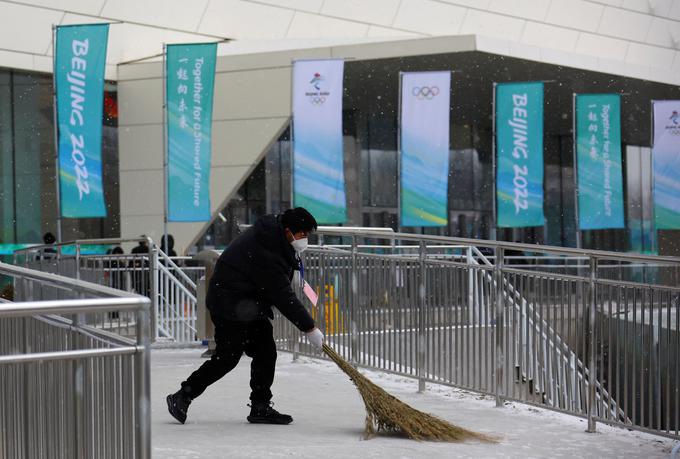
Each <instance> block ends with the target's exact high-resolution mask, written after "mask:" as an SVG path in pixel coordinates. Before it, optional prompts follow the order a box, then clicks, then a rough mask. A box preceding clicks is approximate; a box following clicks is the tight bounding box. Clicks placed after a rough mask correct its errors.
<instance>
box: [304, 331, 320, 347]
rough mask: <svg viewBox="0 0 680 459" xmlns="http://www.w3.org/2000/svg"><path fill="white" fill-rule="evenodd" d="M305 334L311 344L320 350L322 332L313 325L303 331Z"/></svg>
mask: <svg viewBox="0 0 680 459" xmlns="http://www.w3.org/2000/svg"><path fill="white" fill-rule="evenodd" d="M305 335H307V340H308V341H309V343H310V344H311V345H312V346H314V347H315V348H316V349H318V350H321V346H323V333H321V330H319V329H318V328H316V327H314V328H313V329H312V330H311V331H308V332H305Z"/></svg>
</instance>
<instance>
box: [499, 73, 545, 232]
mask: <svg viewBox="0 0 680 459" xmlns="http://www.w3.org/2000/svg"><path fill="white" fill-rule="evenodd" d="M495 101H496V113H495V116H496V139H495V141H496V204H497V206H496V215H497V216H496V218H497V226H498V227H500V228H521V227H527V226H543V224H544V221H545V217H544V215H543V83H502V84H498V85H496V94H495Z"/></svg>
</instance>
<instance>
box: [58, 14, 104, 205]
mask: <svg viewBox="0 0 680 459" xmlns="http://www.w3.org/2000/svg"><path fill="white" fill-rule="evenodd" d="M108 34H109V26H108V24H93V25H73V26H60V27H57V36H56V56H55V59H54V75H55V82H56V97H57V102H56V103H57V129H58V139H59V141H58V145H59V193H60V208H61V216H62V217H68V218H84V217H105V216H106V206H105V203H104V190H103V186H102V123H103V105H104V71H105V64H106V44H107V40H108Z"/></svg>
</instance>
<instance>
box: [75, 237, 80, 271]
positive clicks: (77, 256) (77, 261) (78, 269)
mask: <svg viewBox="0 0 680 459" xmlns="http://www.w3.org/2000/svg"><path fill="white" fill-rule="evenodd" d="M75 263H76V279H80V244H79V243H76V261H75Z"/></svg>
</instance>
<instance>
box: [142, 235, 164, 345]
mask: <svg viewBox="0 0 680 459" xmlns="http://www.w3.org/2000/svg"><path fill="white" fill-rule="evenodd" d="M146 241H147V244H148V247H149V252H148V257H149V282H150V283H151V285H150V287H151V288H150V289H149V291H150V294H151V298H149V299H150V300H151V311H150V314H151V318H150V323H149V324H148V325H147V326H149V327H150V330H151V333H150V336H151V341H156V338H158V307H159V304H158V303H159V301H158V300H159V298H158V276H159V272H158V254H157V253H156V249H155V247H154V244H153V241H152V240H151V238H149V237H147V238H146ZM143 269H144V267H143V266H142V270H143ZM142 272H143V271H142ZM140 274H141V273H140Z"/></svg>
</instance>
